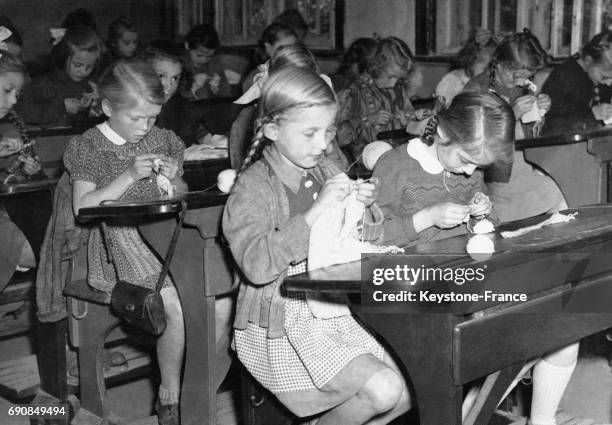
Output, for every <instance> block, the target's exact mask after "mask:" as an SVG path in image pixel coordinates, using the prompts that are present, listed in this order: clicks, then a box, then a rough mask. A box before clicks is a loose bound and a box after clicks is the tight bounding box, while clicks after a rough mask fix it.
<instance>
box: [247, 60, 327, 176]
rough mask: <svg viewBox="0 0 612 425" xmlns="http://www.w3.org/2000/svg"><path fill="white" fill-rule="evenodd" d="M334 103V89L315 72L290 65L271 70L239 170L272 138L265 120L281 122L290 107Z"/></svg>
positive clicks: (252, 161)
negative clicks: (247, 148)
mask: <svg viewBox="0 0 612 425" xmlns="http://www.w3.org/2000/svg"><path fill="white" fill-rule="evenodd" d="M335 104H336V95H335V94H334V91H333V90H332V89H331V88H330V87H329V86H328V85H327V83H325V81H324V80H323V79H322V78H321V77H320V76H319V75H318V74H317V73H316V72H313V71H311V70H309V69H306V68H296V67H293V66H288V67H285V68H282V69H280V70H278V71H276V72H274V73H272V74H270V76H269V77H268V79H267V80H266V82H265V83H264V85H263V88H262V95H261V98H260V99H259V110H258V114H257V116H258V118H257V120H255V136H254V137H253V141H252V142H251V146H250V148H249V151H248V152H247V156H246V158H245V159H244V162H243V163H242V167H241V168H240V171H239V173H242V171H244V170H245V169H246V168H248V167H249V166H250V165H251V164H252V163H254V162H255V161H256V160H257V159H258V158H259V157H260V155H261V152H262V151H263V148H264V147H265V146H266V145H267V144H268V143H269V142H270V141H269V140H268V139H267V138H266V137H265V135H264V126H265V125H266V124H269V123H272V122H278V120H279V119H280V118H281V117H282V116H283V115H284V114H286V113H287V112H289V111H290V110H294V109H300V108H310V107H313V106H331V105H335Z"/></svg>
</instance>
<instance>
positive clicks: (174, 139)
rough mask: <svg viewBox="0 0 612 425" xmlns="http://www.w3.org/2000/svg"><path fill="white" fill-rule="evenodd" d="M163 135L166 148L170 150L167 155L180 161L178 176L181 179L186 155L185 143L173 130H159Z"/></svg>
mask: <svg viewBox="0 0 612 425" xmlns="http://www.w3.org/2000/svg"><path fill="white" fill-rule="evenodd" d="M159 131H161V132H162V133H163V138H164V140H165V141H166V146H167V149H168V152H167V155H168V156H170V157H171V158H174V159H177V160H178V172H177V176H178V177H180V176H182V175H183V158H184V153H185V143H183V141H182V140H181V138H180V137H179V136H177V135H176V133H175V132H174V131H172V130H162V129H159Z"/></svg>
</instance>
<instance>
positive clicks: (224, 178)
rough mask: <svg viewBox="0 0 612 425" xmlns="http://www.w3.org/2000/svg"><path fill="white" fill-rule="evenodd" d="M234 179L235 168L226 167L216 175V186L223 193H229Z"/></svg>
mask: <svg viewBox="0 0 612 425" xmlns="http://www.w3.org/2000/svg"><path fill="white" fill-rule="evenodd" d="M235 181H236V170H233V169H231V168H228V169H227V170H223V171H221V172H220V173H219V174H218V175H217V187H218V188H219V190H220V191H221V192H223V193H229V192H230V190H232V186H234V182H235Z"/></svg>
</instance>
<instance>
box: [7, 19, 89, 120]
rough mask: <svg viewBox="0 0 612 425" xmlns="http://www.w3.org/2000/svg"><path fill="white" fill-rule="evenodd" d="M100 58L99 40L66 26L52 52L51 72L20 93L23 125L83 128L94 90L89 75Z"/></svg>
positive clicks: (87, 29) (35, 80) (20, 110)
mask: <svg viewBox="0 0 612 425" xmlns="http://www.w3.org/2000/svg"><path fill="white" fill-rule="evenodd" d="M99 56H100V39H99V38H98V36H97V34H96V33H95V31H94V30H92V29H91V28H89V27H85V26H74V27H69V28H68V29H67V30H66V34H65V35H64V36H63V38H62V40H61V41H60V42H59V43H58V44H57V45H55V46H53V50H52V52H51V60H52V62H53V66H54V69H53V70H52V71H50V72H49V73H46V74H43V75H40V76H38V77H36V78H34V79H33V80H32V81H31V82H30V83H29V84H28V85H27V86H26V87H25V88H24V91H23V97H22V100H21V102H20V104H19V109H18V112H19V114H20V115H21V116H22V117H23V119H24V120H25V121H26V122H31V123H35V124H40V125H61V126H75V127H79V126H80V127H83V126H86V125H88V124H89V123H90V114H89V113H90V108H91V106H92V105H93V104H94V102H95V98H96V89H95V85H94V84H93V81H92V80H91V78H90V76H91V74H92V72H93V71H94V68H95V67H96V64H97V62H98V58H99Z"/></svg>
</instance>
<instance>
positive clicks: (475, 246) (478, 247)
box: [466, 235, 495, 261]
mask: <svg viewBox="0 0 612 425" xmlns="http://www.w3.org/2000/svg"><path fill="white" fill-rule="evenodd" d="M466 250H467V252H468V254H470V257H472V259H474V260H476V261H484V260H488V259H489V258H490V257H491V255H493V253H494V252H495V243H494V242H493V240H492V239H491V238H489V237H488V236H486V235H474V236H472V237H471V238H470V240H468V243H467V246H466Z"/></svg>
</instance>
